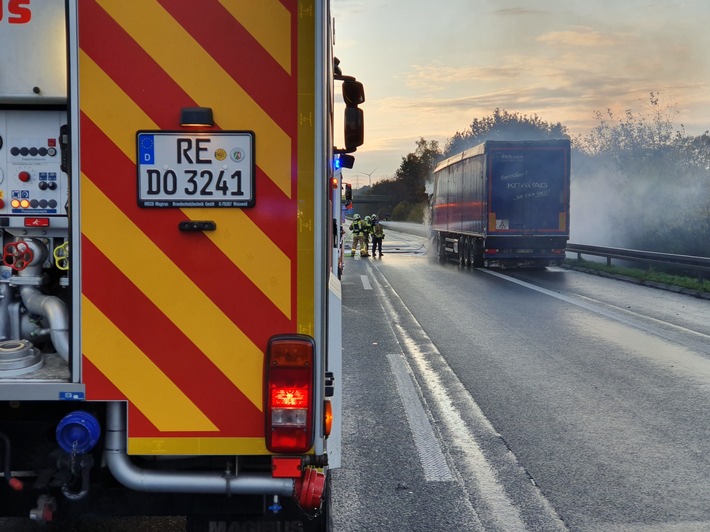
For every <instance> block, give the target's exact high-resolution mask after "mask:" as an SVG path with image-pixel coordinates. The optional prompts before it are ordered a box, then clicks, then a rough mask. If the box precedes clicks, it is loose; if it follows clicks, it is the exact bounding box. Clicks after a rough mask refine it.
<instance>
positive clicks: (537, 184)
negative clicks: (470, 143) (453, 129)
mask: <svg viewBox="0 0 710 532" xmlns="http://www.w3.org/2000/svg"><path fill="white" fill-rule="evenodd" d="M569 188H570V142H569V140H546V141H492V140H490V141H486V142H484V143H483V144H480V145H478V146H476V147H474V148H471V149H469V150H466V151H464V152H462V153H459V154H457V155H454V156H452V157H449V158H448V159H446V160H445V161H442V162H441V163H439V164H438V165H437V167H436V168H435V170H434V192H433V195H432V197H431V236H432V240H433V245H434V249H435V250H436V253H437V256H438V257H439V258H440V259H441V260H443V259H445V258H448V257H453V258H456V259H458V260H459V262H460V263H461V264H464V265H467V266H476V267H480V266H501V267H522V266H532V267H544V266H549V265H559V264H561V263H562V261H563V260H564V257H565V245H566V243H567V240H568V239H569Z"/></svg>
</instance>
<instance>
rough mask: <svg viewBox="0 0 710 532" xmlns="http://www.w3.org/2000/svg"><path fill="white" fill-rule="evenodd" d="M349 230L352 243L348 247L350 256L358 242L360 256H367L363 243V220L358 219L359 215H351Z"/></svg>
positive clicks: (353, 254) (365, 245)
mask: <svg viewBox="0 0 710 532" xmlns="http://www.w3.org/2000/svg"><path fill="white" fill-rule="evenodd" d="M350 230H351V231H352V232H353V245H352V248H350V256H351V257H354V256H355V250H357V247H358V244H359V245H360V256H361V257H367V256H368V252H367V244H366V243H365V222H363V221H362V220H361V219H360V215H359V214H356V215H355V216H353V223H351V224H350Z"/></svg>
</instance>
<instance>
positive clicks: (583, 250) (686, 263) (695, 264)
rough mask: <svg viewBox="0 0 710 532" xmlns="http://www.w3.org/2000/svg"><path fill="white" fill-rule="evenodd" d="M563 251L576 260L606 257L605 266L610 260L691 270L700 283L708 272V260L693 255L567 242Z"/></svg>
mask: <svg viewBox="0 0 710 532" xmlns="http://www.w3.org/2000/svg"><path fill="white" fill-rule="evenodd" d="M565 251H567V252H568V253H577V258H578V259H581V258H582V255H595V256H597V257H606V264H607V266H611V259H622V260H627V261H632V262H640V263H643V264H645V265H651V264H670V265H673V266H680V267H685V268H691V269H693V270H695V271H696V272H697V277H698V280H701V281H702V279H703V273H704V272H708V271H710V258H708V257H696V256H694V255H673V254H671V253H657V252H654V251H639V250H636V249H624V248H607V247H602V246H588V245H585V244H572V243H569V242H568V243H567V247H566V248H565Z"/></svg>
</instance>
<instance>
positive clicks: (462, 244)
mask: <svg viewBox="0 0 710 532" xmlns="http://www.w3.org/2000/svg"><path fill="white" fill-rule="evenodd" d="M459 264H460V265H461V266H466V237H465V236H462V237H459Z"/></svg>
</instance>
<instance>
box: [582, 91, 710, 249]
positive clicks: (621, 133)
mask: <svg viewBox="0 0 710 532" xmlns="http://www.w3.org/2000/svg"><path fill="white" fill-rule="evenodd" d="M676 115H677V112H676V111H675V108H674V107H673V106H672V105H668V104H664V103H662V102H661V101H660V98H659V96H658V93H655V92H651V93H650V96H649V99H648V107H647V108H646V109H645V110H643V111H641V112H635V111H633V110H632V109H627V110H626V111H625V112H624V113H623V114H621V115H617V114H615V113H614V112H613V111H612V110H611V109H607V111H606V113H605V114H602V113H600V112H597V113H596V117H597V119H598V120H599V124H598V125H597V126H596V127H594V128H593V129H592V131H591V132H590V133H589V135H587V136H586V137H584V138H581V139H578V147H579V148H580V149H582V150H583V151H584V152H586V154H587V155H588V157H589V159H588V160H587V164H585V165H584V166H583V167H582V168H583V171H582V172H580V171H579V170H580V168H576V169H575V168H573V176H574V177H575V180H580V181H581V180H584V181H585V182H586V185H588V186H580V187H578V188H581V189H583V190H584V194H585V196H584V197H582V198H575V197H574V194H575V190H574V188H573V191H572V192H573V205H574V204H575V203H577V204H581V203H582V202H585V203H589V204H593V205H595V207H596V209H595V212H594V216H595V219H596V220H595V221H592V220H584V219H579V218H575V213H574V209H573V223H574V224H579V223H582V224H590V226H591V224H592V223H596V225H597V227H598V226H599V225H603V222H607V225H608V227H609V228H612V229H613V230H612V231H610V232H609V233H608V234H606V235H605V236H603V237H602V235H598V236H600V238H599V241H600V243H603V244H606V245H616V246H622V247H631V248H636V249H644V250H650V251H662V252H667V253H680V254H691V255H693V254H700V255H707V254H708V253H709V252H710V248H709V245H708V243H707V242H708V239H707V238H702V236H708V235H710V199H708V198H710V194H709V193H710V186H709V185H710V137H708V135H707V133H706V134H704V135H701V136H700V137H689V136H688V135H686V133H685V130H684V128H683V126H682V124H681V127H680V129H676V128H675V127H674V124H673V119H674V118H675V116H676ZM578 212H579V211H578ZM600 222H602V224H600ZM699 236H700V238H699ZM587 241H588V240H587Z"/></svg>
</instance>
